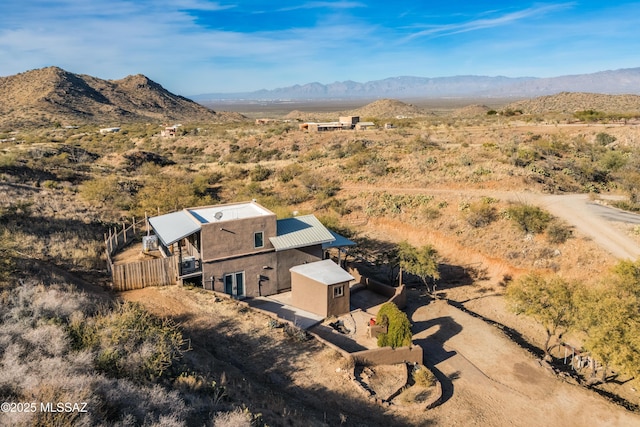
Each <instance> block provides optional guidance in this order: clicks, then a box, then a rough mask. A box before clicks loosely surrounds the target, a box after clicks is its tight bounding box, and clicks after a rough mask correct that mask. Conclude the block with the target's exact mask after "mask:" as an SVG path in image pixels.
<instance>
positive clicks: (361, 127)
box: [356, 122, 376, 130]
mask: <svg viewBox="0 0 640 427" xmlns="http://www.w3.org/2000/svg"><path fill="white" fill-rule="evenodd" d="M374 127H376V124H375V123H373V122H358V123H356V130H367V129H371V128H374Z"/></svg>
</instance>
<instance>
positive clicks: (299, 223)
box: [269, 215, 335, 251]
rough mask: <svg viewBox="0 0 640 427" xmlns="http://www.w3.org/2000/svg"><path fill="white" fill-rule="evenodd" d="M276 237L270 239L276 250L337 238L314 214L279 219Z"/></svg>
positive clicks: (300, 246) (315, 243) (317, 243)
mask: <svg viewBox="0 0 640 427" xmlns="http://www.w3.org/2000/svg"><path fill="white" fill-rule="evenodd" d="M277 226H278V232H277V236H276V237H270V238H269V240H270V241H271V244H272V245H273V247H274V248H276V251H282V250H286V249H295V248H302V247H305V246H311V245H319V244H322V243H328V242H332V241H334V240H335V237H333V235H332V234H331V232H330V231H329V230H327V228H326V227H325V226H324V225H322V223H321V222H320V221H318V218H316V217H315V216H313V215H302V216H297V217H293V218H286V219H279V220H278V222H277Z"/></svg>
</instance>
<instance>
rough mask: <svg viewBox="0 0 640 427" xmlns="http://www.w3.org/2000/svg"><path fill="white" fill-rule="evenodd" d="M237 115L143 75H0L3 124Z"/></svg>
mask: <svg viewBox="0 0 640 427" xmlns="http://www.w3.org/2000/svg"><path fill="white" fill-rule="evenodd" d="M240 118H241V116H240V115H238V114H233V113H216V112H215V111H213V110H210V109H208V108H206V107H204V106H202V105H200V104H197V103H195V102H193V101H191V100H189V99H187V98H184V97H182V96H179V95H174V94H173V93H171V92H169V91H167V90H166V89H164V88H163V87H162V86H161V85H159V84H158V83H155V82H153V81H152V80H149V79H148V78H147V77H145V76H143V75H140V74H138V75H135V76H128V77H125V78H124V79H121V80H102V79H99V78H96V77H92V76H88V75H82V74H73V73H70V72H67V71H65V70H62V69H60V68H58V67H47V68H41V69H37V70H31V71H27V72H24V73H20V74H16V75H14V76H9V77H0V125H1V126H3V127H10V128H15V127H20V126H29V125H32V126H33V125H35V126H38V125H48V124H50V123H61V124H65V125H66V124H83V123H96V124H101V125H105V126H116V125H118V124H120V123H123V122H133V121H139V120H147V121H149V120H152V121H159V122H175V121H181V122H188V121H191V122H193V121H227V120H234V119H240Z"/></svg>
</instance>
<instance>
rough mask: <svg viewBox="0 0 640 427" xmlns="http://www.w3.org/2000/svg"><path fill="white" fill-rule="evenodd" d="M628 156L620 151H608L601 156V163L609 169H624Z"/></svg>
mask: <svg viewBox="0 0 640 427" xmlns="http://www.w3.org/2000/svg"><path fill="white" fill-rule="evenodd" d="M628 161H629V159H628V157H627V156H625V154H624V153H621V152H620V151H608V152H607V153H605V154H604V155H603V156H602V157H601V158H600V165H601V166H602V167H603V168H604V169H605V170H607V171H611V172H617V171H618V170H620V169H622V168H623V167H624V166H625V165H626V164H627V162H628Z"/></svg>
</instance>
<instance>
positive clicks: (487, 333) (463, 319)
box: [410, 298, 640, 426]
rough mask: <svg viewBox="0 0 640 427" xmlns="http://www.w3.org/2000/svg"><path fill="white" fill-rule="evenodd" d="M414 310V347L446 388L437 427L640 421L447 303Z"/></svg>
mask: <svg viewBox="0 0 640 427" xmlns="http://www.w3.org/2000/svg"><path fill="white" fill-rule="evenodd" d="M410 300H412V301H414V302H415V303H414V304H413V306H412V307H411V308H410V311H412V315H411V320H412V322H413V325H414V333H415V335H414V341H415V342H416V343H418V344H420V345H421V346H422V347H423V349H424V351H425V364H426V365H427V366H429V367H430V368H432V369H434V371H435V372H436V374H437V376H438V378H439V379H440V380H441V382H442V384H443V390H444V399H445V402H444V403H443V404H442V405H441V406H439V407H437V408H435V409H433V410H432V411H431V412H430V413H429V416H430V417H433V418H432V419H433V420H434V421H436V424H437V425H460V426H471V425H478V426H479V425H482V426H541V425H562V426H585V425H593V426H596V425H597V426H634V425H640V415H637V414H632V413H629V412H628V411H626V410H625V409H623V408H621V407H619V406H616V405H614V404H612V403H609V402H607V401H605V400H604V399H602V398H600V397H599V396H597V395H596V394H595V393H593V392H591V391H589V390H586V389H584V388H581V387H579V386H575V385H572V384H569V383H566V382H564V381H562V380H561V379H559V378H557V377H556V376H555V375H554V374H552V373H551V372H550V371H548V370H547V368H544V367H542V366H541V365H540V364H539V362H538V361H537V360H536V359H534V358H533V357H532V356H531V355H530V354H529V353H527V352H526V351H525V350H523V349H521V348H520V347H518V346H517V345H516V344H515V343H513V342H511V341H510V340H509V339H508V338H507V337H506V336H505V335H504V334H503V333H502V332H500V331H499V330H497V329H496V328H494V327H491V326H489V325H487V324H486V323H485V322H483V321H482V320H480V319H477V318H474V317H472V316H470V315H468V314H466V313H463V312H462V311H460V310H458V309H456V308H454V307H451V306H450V305H448V304H447V303H446V302H445V301H435V302H431V303H429V304H427V305H421V304H420V302H419V298H414V299H410Z"/></svg>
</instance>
